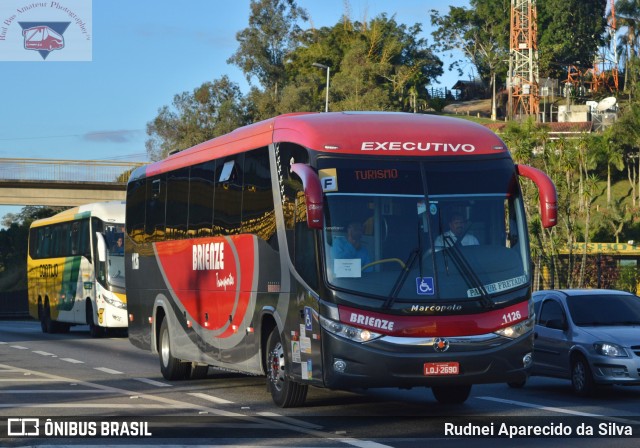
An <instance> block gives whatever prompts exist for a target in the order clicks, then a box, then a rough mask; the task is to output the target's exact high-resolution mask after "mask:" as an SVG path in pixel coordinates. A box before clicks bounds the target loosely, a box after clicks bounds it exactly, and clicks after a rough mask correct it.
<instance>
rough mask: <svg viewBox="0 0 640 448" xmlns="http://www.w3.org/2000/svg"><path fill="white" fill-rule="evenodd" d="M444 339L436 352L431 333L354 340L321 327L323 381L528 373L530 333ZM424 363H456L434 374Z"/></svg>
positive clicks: (428, 382)
mask: <svg viewBox="0 0 640 448" xmlns="http://www.w3.org/2000/svg"><path fill="white" fill-rule="evenodd" d="M446 339H447V344H448V345H449V347H448V349H447V350H446V351H444V352H440V353H438V352H437V351H436V350H435V349H434V339H433V338H426V339H425V338H423V339H415V338H397V337H382V338H380V339H377V340H374V341H371V342H368V343H356V342H352V341H349V340H347V339H344V338H341V337H338V336H335V335H333V334H331V333H329V332H327V331H325V330H323V332H322V344H323V358H324V359H323V364H324V369H323V377H324V378H323V379H324V385H325V386H326V387H328V388H331V389H358V388H377V387H399V388H410V387H420V386H426V387H431V386H441V385H463V384H481V383H502V382H504V383H506V382H520V381H523V380H525V379H526V378H527V376H528V372H529V369H530V367H531V356H532V347H533V332H529V333H527V334H525V335H524V336H522V337H520V338H517V339H508V338H505V337H502V336H498V335H495V334H490V335H481V336H473V337H462V338H455V337H452V338H446ZM428 363H445V364H443V365H445V366H452V365H457V369H455V368H454V369H450V368H445V369H443V371H444V373H438V374H434V372H433V370H434V369H433V368H432V366H434V364H428ZM456 363H457V364H456ZM456 370H457V373H451V372H452V371H453V372H455V371H456Z"/></svg>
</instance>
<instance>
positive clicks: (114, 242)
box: [105, 224, 125, 288]
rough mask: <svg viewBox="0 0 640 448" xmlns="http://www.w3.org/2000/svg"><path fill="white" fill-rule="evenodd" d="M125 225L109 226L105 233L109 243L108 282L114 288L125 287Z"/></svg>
mask: <svg viewBox="0 0 640 448" xmlns="http://www.w3.org/2000/svg"><path fill="white" fill-rule="evenodd" d="M121 229H124V225H123V224H116V225H108V226H107V230H106V232H105V241H106V243H107V263H106V264H107V281H108V282H109V284H110V285H112V286H117V287H120V288H124V287H125V283H124V230H121Z"/></svg>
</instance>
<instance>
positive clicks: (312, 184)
mask: <svg viewBox="0 0 640 448" xmlns="http://www.w3.org/2000/svg"><path fill="white" fill-rule="evenodd" d="M291 171H292V172H293V173H295V174H297V175H298V177H299V178H300V179H301V180H302V186H303V188H304V197H305V201H306V204H307V226H309V228H310V229H322V226H323V218H322V214H323V202H322V186H321V185H320V178H319V177H318V174H317V173H316V172H315V171H314V170H313V169H312V168H311V167H310V166H309V165H305V164H304V163H293V164H291Z"/></svg>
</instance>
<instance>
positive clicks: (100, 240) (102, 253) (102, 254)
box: [96, 232, 107, 263]
mask: <svg viewBox="0 0 640 448" xmlns="http://www.w3.org/2000/svg"><path fill="white" fill-rule="evenodd" d="M96 243H97V244H96V246H97V247H98V261H102V262H103V263H104V262H105V261H106V260H107V243H106V242H105V240H104V235H103V234H102V233H100V232H96Z"/></svg>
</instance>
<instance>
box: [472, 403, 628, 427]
mask: <svg viewBox="0 0 640 448" xmlns="http://www.w3.org/2000/svg"><path fill="white" fill-rule="evenodd" d="M476 398H479V399H480V400H488V401H495V402H497V403H505V404H511V405H513V406H521V407H523V408H533V409H540V410H542V411H549V412H556V413H558V414H569V415H577V416H579V417H593V418H599V419H602V420H607V421H612V422H620V423H625V424H632V425H637V424H638V423H640V422H638V421H637V420H627V419H624V418H620V417H609V416H607V415H604V414H592V413H590V412H582V411H573V410H571V409H565V408H558V407H555V406H542V405H539V404H534V403H527V402H524V401H515V400H506V399H504V398H496V397H476Z"/></svg>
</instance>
